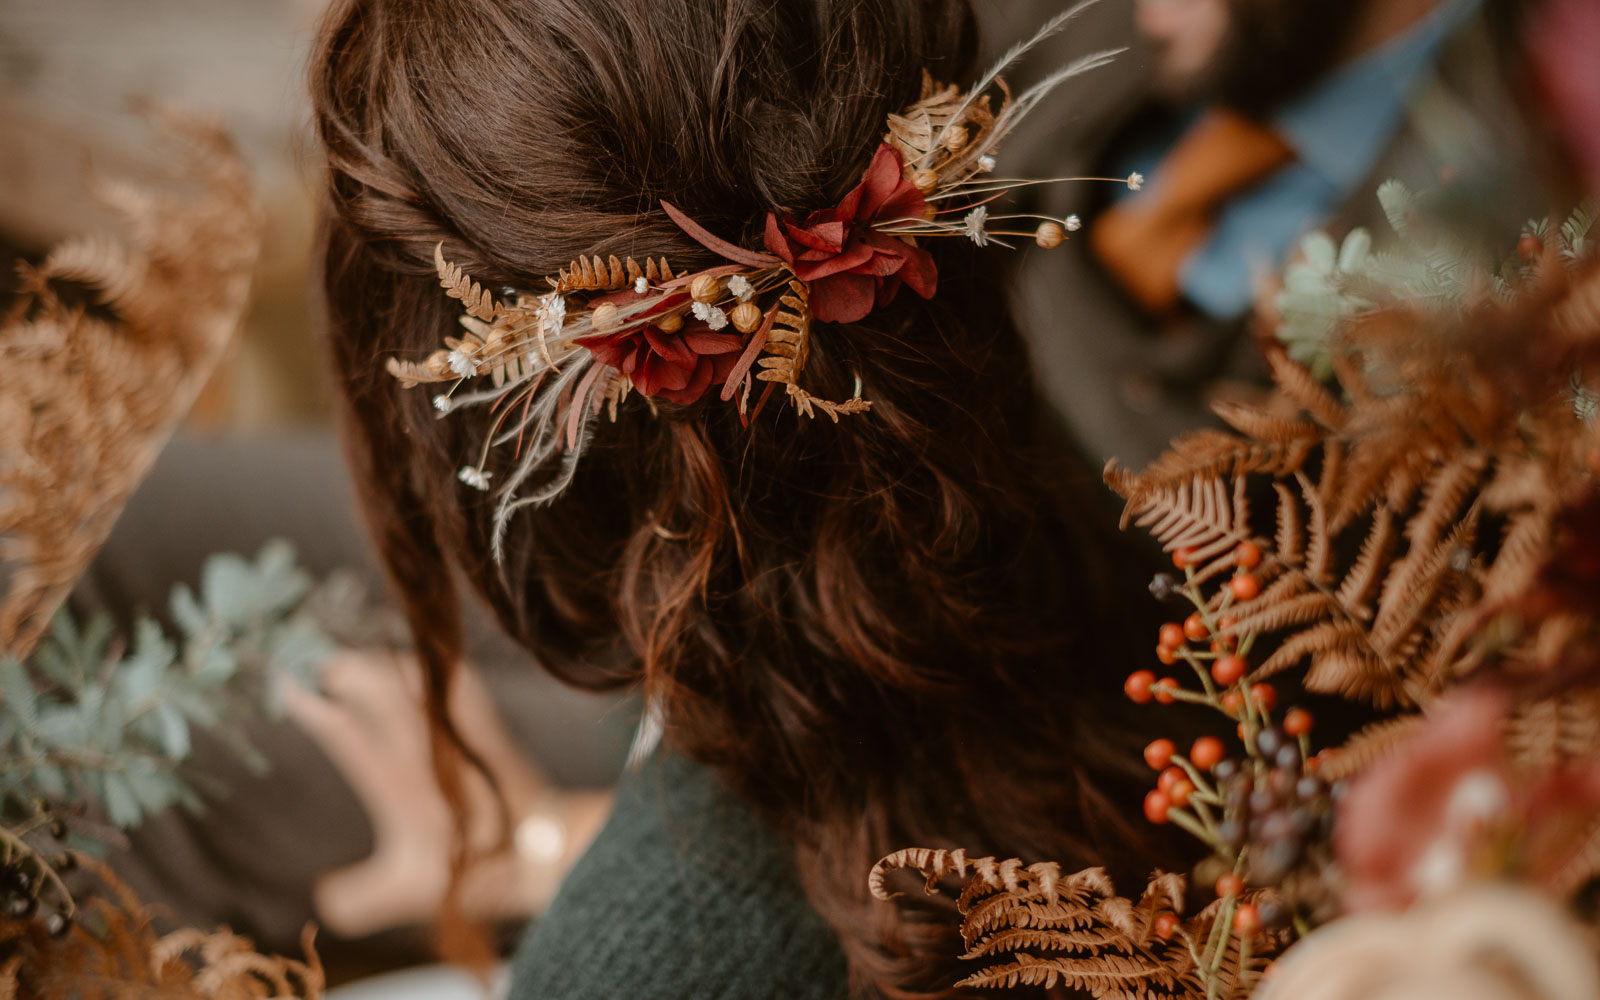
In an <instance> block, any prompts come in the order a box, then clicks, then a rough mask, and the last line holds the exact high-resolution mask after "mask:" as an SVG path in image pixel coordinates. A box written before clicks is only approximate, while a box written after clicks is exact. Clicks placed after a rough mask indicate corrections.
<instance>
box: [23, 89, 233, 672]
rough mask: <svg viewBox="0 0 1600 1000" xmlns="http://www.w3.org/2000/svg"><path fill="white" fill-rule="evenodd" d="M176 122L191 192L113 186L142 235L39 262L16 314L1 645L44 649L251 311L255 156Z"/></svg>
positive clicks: (169, 120) (83, 246) (85, 242)
mask: <svg viewBox="0 0 1600 1000" xmlns="http://www.w3.org/2000/svg"><path fill="white" fill-rule="evenodd" d="M163 124H164V126H165V127H166V129H167V130H168V131H170V132H171V133H173V134H174V135H175V136H176V137H178V139H179V140H180V141H181V142H182V144H183V145H184V147H185V149H186V152H187V157H186V165H187V174H186V178H185V179H186V180H187V182H188V183H187V185H186V187H185V190H184V191H183V192H182V193H181V194H179V193H156V192H154V191H151V190H147V189H145V188H141V187H137V186H134V185H131V184H125V183H119V182H107V181H102V182H100V183H98V184H97V185H96V190H95V192H94V193H95V194H96V195H98V196H99V197H100V198H101V199H102V200H103V201H105V202H106V203H107V204H109V205H110V206H111V207H112V208H114V209H116V210H117V211H118V212H119V214H120V215H121V216H122V217H123V218H124V219H125V220H126V222H127V230H128V235H127V238H126V240H120V241H119V240H113V239H111V238H109V237H105V236H97V237H90V238H85V239H79V240H73V241H69V242H67V243H65V244H63V245H62V246H60V247H58V248H56V250H55V251H54V252H52V253H51V254H50V255H49V256H48V257H47V258H46V259H45V261H44V262H43V263H42V264H41V265H40V266H39V267H38V268H37V269H29V268H24V269H23V275H22V276H23V286H24V287H23V295H22V297H21V299H20V300H19V301H18V302H17V303H16V304H15V305H14V306H13V307H12V308H11V309H10V310H9V311H8V312H7V314H6V315H5V317H4V319H3V320H0V653H10V654H15V655H18V656H24V655H26V654H27V653H28V651H29V650H30V649H32V647H33V645H34V643H35V641H36V640H37V639H38V637H39V635H40V634H41V633H42V632H43V630H44V629H45V627H46V625H47V623H48V621H49V619H50V617H51V615H52V614H53V613H54V611H55V609H56V608H57V607H58V606H59V605H60V603H61V602H62V600H64V599H65V597H66V595H67V593H68V592H69V591H70V590H71V588H72V586H73V584H74V582H75V581H76V580H77V579H78V576H79V575H80V574H81V573H82V571H83V570H84V568H85V567H86V566H87V565H88V563H89V561H90V560H91V559H92V558H93V556H94V554H95V552H96V551H97V550H98V549H99V547H100V545H101V544H102V543H103V542H104V541H105V539H106V537H107V535H109V534H110V531H111V528H112V525H113V524H114V523H115V521H116V518H117V515H118V514H119V513H120V511H121V510H122V507H123V504H124V503H125V502H126V500H127V498H128V496H129V495H130V494H131V493H132V492H133V490H134V488H135V487H136V486H137V485H138V484H139V482H140V480H142V479H143V478H144V476H145V475H146V473H147V472H148V471H149V469H150V466H151V464H152V463H153V462H154V461H155V458H156V455H157V453H158V452H159V451H160V449H161V447H162V445H163V444H164V443H165V441H166V439H167V437H168V435H169V434H170V433H171V432H172V430H173V428H174V426H175V425H176V423H177V421H178V420H179V419H180V418H181V417H182V416H183V414H184V413H185V412H186V411H187V410H188V408H189V406H190V404H191V403H192V402H193V401H194V398H195V396H196V394H197V393H198V392H199V391H200V388H201V387H202V385H203V384H204V382H205V380H206V378H207V377H208V376H209V374H210V372H211V371H212V369H213V368H214V367H215V366H216V364H217V362H218V360H219V359H220V357H221V353H222V350H223V348H224V347H225V346H226V344H227V343H228V341H229V339H230V337H231V336H232V334H233V332H234V330H235V329H236V327H237V325H238V322H239V317H240V315H241V314H242V313H243V310H244V305H245V299H246V295H247V293H248V291H249V283H250V271H251V267H252V266H253V264H254V262H255V257H256V251H257V248H258V244H259V232H260V228H261V221H262V215H261V211H260V209H259V207H258V206H257V204H256V203H255V201H254V199H253V197H252V195H251V192H250V185H249V181H248V177H247V175H246V172H245V168H244V165H243V163H242V162H241V161H240V159H239V157H238V155H237V153H236V152H235V150H234V149H233V146H232V144H231V143H230V142H229V141H228V139H227V138H226V137H225V136H224V135H223V133H222V132H221V131H220V130H218V129H216V128H213V127H209V126H203V125H199V124H197V123H194V122H191V121H186V120H181V119H178V118H176V117H170V116H169V117H165V118H163ZM69 284H70V285H77V286H81V287H82V288H84V289H87V291H88V292H89V293H90V294H91V295H92V296H93V299H94V302H93V307H92V308H90V307H87V306H85V305H77V304H73V302H72V301H71V300H70V297H69V296H70V291H69Z"/></svg>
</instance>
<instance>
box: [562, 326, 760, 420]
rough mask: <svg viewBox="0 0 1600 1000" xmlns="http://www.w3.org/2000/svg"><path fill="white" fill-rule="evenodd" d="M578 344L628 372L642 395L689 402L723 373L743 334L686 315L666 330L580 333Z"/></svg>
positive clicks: (741, 343)
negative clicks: (677, 326)
mask: <svg viewBox="0 0 1600 1000" xmlns="http://www.w3.org/2000/svg"><path fill="white" fill-rule="evenodd" d="M582 343H583V346H584V347H587V348H588V349H589V352H590V353H591V354H593V355H594V357H595V360H596V361H598V362H600V363H601V364H603V365H610V366H611V367H612V368H615V369H617V370H619V371H621V372H622V374H624V375H626V376H628V380H629V381H631V382H632V383H633V387H634V388H635V389H638V390H639V392H641V393H642V394H644V395H646V396H659V397H661V398H662V399H665V400H668V401H670V402H673V403H680V404H683V405H688V404H689V403H693V402H695V401H696V400H698V399H699V398H700V397H701V396H703V395H705V391H706V390H707V389H709V388H711V387H712V386H714V385H721V384H722V383H723V382H726V381H727V379H728V373H729V372H730V371H732V370H733V366H734V363H735V362H737V361H738V360H739V352H740V351H741V350H742V349H743V348H744V338H743V337H742V336H740V335H739V334H736V333H732V332H729V333H716V332H714V331H713V330H712V329H711V328H710V327H709V326H707V325H706V324H705V323H703V322H701V321H700V320H687V321H686V322H685V323H684V324H683V326H682V328H680V329H678V330H676V331H674V332H672V333H667V332H665V331H664V330H661V329H659V328H657V327H655V326H642V327H635V328H633V329H631V330H622V331H619V332H617V333H608V334H601V335H599V336H597V337H585V338H584V339H583V341H582Z"/></svg>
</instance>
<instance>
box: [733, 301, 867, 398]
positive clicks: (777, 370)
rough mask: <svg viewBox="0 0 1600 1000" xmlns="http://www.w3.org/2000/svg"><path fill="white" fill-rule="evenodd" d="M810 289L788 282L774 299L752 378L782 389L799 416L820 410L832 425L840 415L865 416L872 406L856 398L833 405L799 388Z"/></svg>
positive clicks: (808, 349) (808, 334)
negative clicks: (774, 308)
mask: <svg viewBox="0 0 1600 1000" xmlns="http://www.w3.org/2000/svg"><path fill="white" fill-rule="evenodd" d="M810 296H811V292H810V289H809V288H807V287H806V284H805V282H803V281H798V280H791V281H790V282H789V283H788V288H787V289H786V290H785V291H784V292H783V294H782V295H780V296H779V298H778V306H777V310H776V312H775V313H774V316H773V321H772V326H771V329H770V330H769V331H768V333H767V339H766V343H765V344H764V345H762V349H761V350H762V354H761V357H759V358H757V359H756V365H757V367H759V368H760V369H761V370H760V371H758V372H756V375H755V377H756V378H757V379H758V380H760V381H762V382H775V383H778V384H781V385H783V386H784V387H785V394H786V398H787V399H788V400H789V402H790V403H792V404H793V405H794V408H795V412H797V413H799V414H800V415H801V416H803V417H810V418H813V419H814V418H815V417H816V415H817V411H818V410H821V411H822V412H823V413H824V414H826V415H827V416H828V418H829V419H831V420H832V421H833V422H834V423H838V422H839V418H840V417H841V416H849V415H850V414H854V413H865V412H867V411H868V410H870V409H872V404H871V403H870V402H868V401H867V400H864V399H862V398H860V397H859V396H857V397H854V398H851V399H847V400H845V401H844V402H842V403H835V402H832V401H831V400H826V399H823V398H821V397H820V396H813V395H812V394H811V393H809V392H807V391H806V390H804V389H802V388H801V387H800V385H799V382H798V380H799V377H800V372H801V371H802V370H804V368H805V366H806V359H807V358H808V357H809V356H810V354H811V305H810Z"/></svg>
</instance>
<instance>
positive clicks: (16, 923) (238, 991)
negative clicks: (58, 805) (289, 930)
mask: <svg viewBox="0 0 1600 1000" xmlns="http://www.w3.org/2000/svg"><path fill="white" fill-rule="evenodd" d="M84 864H85V867H86V868H87V869H88V870H89V871H88V874H89V875H91V876H92V877H93V879H94V880H95V881H96V882H97V884H98V891H97V892H95V894H94V895H93V896H91V897H90V899H89V902H88V903H87V904H86V906H85V912H84V915H83V919H82V920H81V921H79V922H78V923H77V924H75V925H74V926H73V927H71V928H69V929H68V930H67V931H65V932H63V933H56V934H51V933H48V932H46V931H45V930H43V929H41V928H40V927H39V925H38V924H37V923H32V922H29V921H26V920H18V919H14V918H9V917H8V918H5V919H3V920H0V955H4V956H5V957H4V958H3V959H0V997H3V998H6V1000H11V998H13V997H28V998H37V1000H69V998H70V1000H99V998H104V1000H126V998H128V997H151V998H157V997H159V998H161V1000H255V998H263V1000H264V998H279V997H314V996H318V995H320V994H321V992H322V988H323V974H322V966H321V964H320V963H319V962H318V961H317V958H316V952H315V950H314V949H313V948H312V938H313V933H312V930H311V928H309V927H308V928H306V931H305V933H304V934H303V935H302V939H301V940H302V945H303V947H304V950H305V953H306V954H307V956H309V957H308V959H307V960H306V961H304V962H300V961H295V960H292V959H286V958H276V957H268V956H266V955H261V954H259V953H257V952H256V950H255V948H254V946H253V945H252V944H251V943H250V941H249V940H248V939H246V938H242V937H239V936H238V935H236V934H232V933H229V932H228V931H226V930H218V931H213V932H209V933H208V932H202V931H197V930H193V929H191V928H182V929H179V930H175V931H170V932H168V933H166V934H161V933H159V932H158V931H157V930H156V928H155V920H154V918H153V915H152V914H151V912H150V910H149V909H148V908H146V907H144V906H143V905H142V904H140V902H139V901H138V900H137V899H136V898H134V896H133V895H132V894H131V893H130V892H129V891H128V890H127V888H126V887H124V886H123V885H122V884H121V883H119V882H118V881H117V879H116V876H114V875H112V874H111V872H110V871H108V870H106V869H105V868H103V867H102V866H100V865H98V864H96V863H94V862H85V863H84Z"/></svg>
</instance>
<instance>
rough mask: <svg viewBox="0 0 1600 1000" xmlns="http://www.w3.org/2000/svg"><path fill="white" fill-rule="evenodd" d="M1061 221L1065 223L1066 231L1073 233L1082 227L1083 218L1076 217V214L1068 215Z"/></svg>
mask: <svg viewBox="0 0 1600 1000" xmlns="http://www.w3.org/2000/svg"><path fill="white" fill-rule="evenodd" d="M1061 221H1062V222H1063V223H1064V224H1065V225H1066V227H1067V232H1069V233H1075V232H1077V231H1078V230H1080V229H1082V228H1083V220H1082V219H1080V218H1078V217H1077V216H1076V215H1069V216H1067V217H1066V218H1065V219H1063V220H1061Z"/></svg>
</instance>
